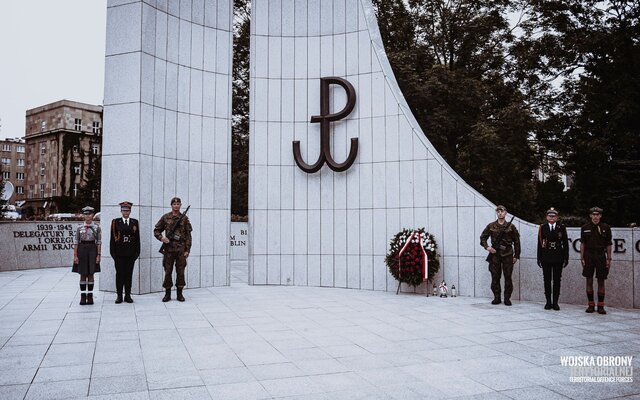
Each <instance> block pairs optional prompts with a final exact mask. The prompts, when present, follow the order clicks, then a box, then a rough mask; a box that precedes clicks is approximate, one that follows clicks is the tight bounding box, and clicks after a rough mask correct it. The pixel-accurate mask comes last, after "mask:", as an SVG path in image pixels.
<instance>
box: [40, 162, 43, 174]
mask: <svg viewBox="0 0 640 400" xmlns="http://www.w3.org/2000/svg"><path fill="white" fill-rule="evenodd" d="M40 176H44V163H40Z"/></svg>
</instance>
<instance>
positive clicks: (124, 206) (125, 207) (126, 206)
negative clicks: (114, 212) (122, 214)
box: [119, 201, 133, 211]
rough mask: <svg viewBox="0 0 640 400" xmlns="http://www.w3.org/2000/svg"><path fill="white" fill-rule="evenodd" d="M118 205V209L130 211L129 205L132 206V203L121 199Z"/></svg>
mask: <svg viewBox="0 0 640 400" xmlns="http://www.w3.org/2000/svg"><path fill="white" fill-rule="evenodd" d="M119 205H120V210H122V211H131V207H133V203H132V202H130V201H123V202H122V203H120V204H119Z"/></svg>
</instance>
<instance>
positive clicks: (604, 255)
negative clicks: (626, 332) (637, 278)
mask: <svg viewBox="0 0 640 400" xmlns="http://www.w3.org/2000/svg"><path fill="white" fill-rule="evenodd" d="M589 217H590V219H591V221H590V222H588V223H586V224H584V225H582V228H581V230H580V261H581V262H582V276H584V277H585V278H587V299H588V301H589V305H588V307H587V309H586V312H588V313H592V312H594V311H595V303H594V299H593V274H594V273H595V275H596V279H598V313H599V314H606V313H607V312H606V311H605V309H604V294H605V290H604V281H605V280H606V279H607V276H609V270H610V268H611V245H612V243H613V242H612V241H611V227H610V226H609V225H607V224H605V223H604V222H600V219H601V218H602V208H599V207H592V208H591V209H589Z"/></svg>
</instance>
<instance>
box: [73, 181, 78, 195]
mask: <svg viewBox="0 0 640 400" xmlns="http://www.w3.org/2000/svg"><path fill="white" fill-rule="evenodd" d="M77 195H78V184H77V183H74V184H73V197H76V196H77Z"/></svg>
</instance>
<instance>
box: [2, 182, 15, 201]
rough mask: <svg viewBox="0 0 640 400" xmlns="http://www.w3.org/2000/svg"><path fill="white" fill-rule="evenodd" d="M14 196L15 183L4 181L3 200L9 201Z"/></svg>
mask: <svg viewBox="0 0 640 400" xmlns="http://www.w3.org/2000/svg"><path fill="white" fill-rule="evenodd" d="M11 196H13V183H11V182H9V181H4V190H3V191H2V197H1V198H2V200H4V201H9V199H10V198H11Z"/></svg>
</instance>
